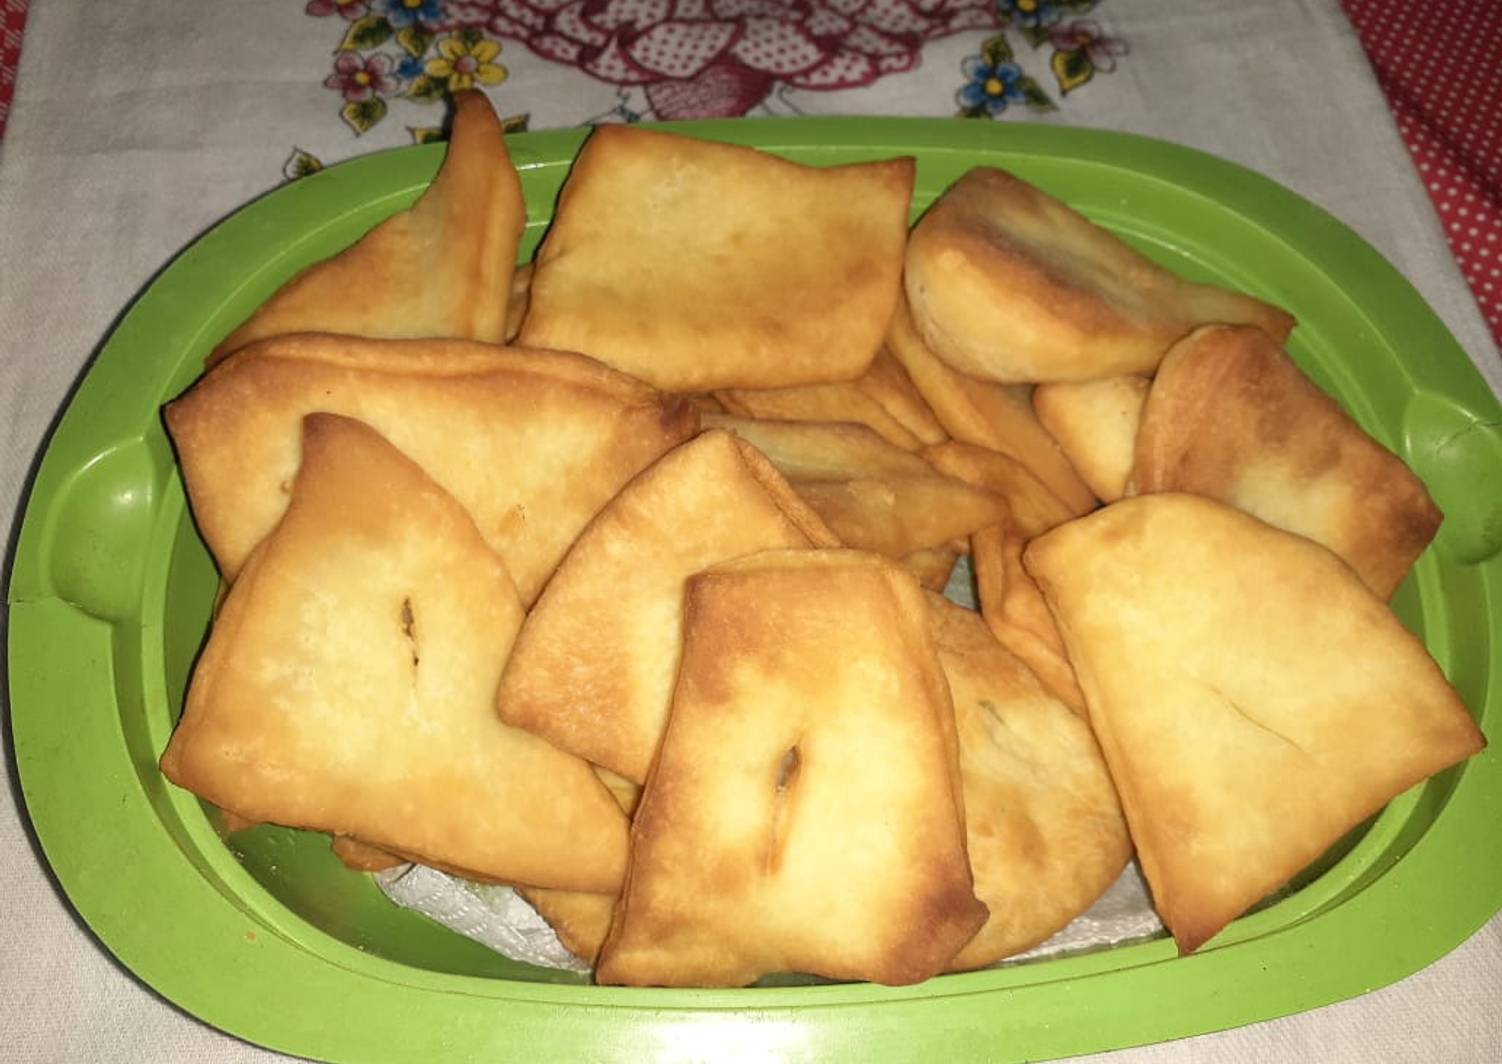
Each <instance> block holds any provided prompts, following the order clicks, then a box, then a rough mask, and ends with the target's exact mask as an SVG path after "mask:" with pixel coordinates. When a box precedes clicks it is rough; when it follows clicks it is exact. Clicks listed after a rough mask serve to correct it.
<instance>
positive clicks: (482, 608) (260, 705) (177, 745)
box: [162, 414, 627, 891]
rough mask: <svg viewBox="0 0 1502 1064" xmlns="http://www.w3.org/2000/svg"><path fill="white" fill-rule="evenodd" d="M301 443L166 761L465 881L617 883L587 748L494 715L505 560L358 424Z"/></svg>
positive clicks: (513, 625) (295, 817)
mask: <svg viewBox="0 0 1502 1064" xmlns="http://www.w3.org/2000/svg"><path fill="white" fill-rule="evenodd" d="M301 449H302V453H303V462H302V466H301V468H300V469H299V470H298V472H297V474H296V479H295V481H294V483H293V485H292V490H291V501H290V503H289V505H288V508H287V512H286V514H285V516H283V517H282V519H281V520H280V521H279V522H278V523H277V524H276V527H275V529H274V530H273V531H272V533H271V534H270V535H269V536H268V537H267V538H266V540H265V541H264V542H263V543H262V544H261V546H260V547H258V548H257V550H256V551H255V553H254V554H253V555H252V556H251V558H250V560H249V561H248V562H247V564H246V565H245V567H244V569H243V570H242V571H241V573H240V576H239V579H238V580H237V581H236V582H235V584H234V585H233V587H232V588H231V590H230V593H229V596H228V598H226V600H225V603H224V607H223V609H222V610H221V612H220V614H219V617H218V619H217V620H216V622H215V624H214V628H213V631H212V633H211V634H210V637H209V642H208V646H207V647H206V649H205V650H204V653H203V656H202V657H201V658H200V660H199V662H198V665H197V667H196V668H195V670H194V673H193V678H192V681H191V684H190V686H189V689H188V697H187V706H186V708H185V709H184V711H183V718H182V721H181V723H180V724H179V726H178V728H177V730H176V731H175V732H174V733H173V736H172V740H171V742H170V743H169V745H168V747H167V750H166V753H165V754H164V755H163V757H162V770H163V771H164V772H165V773H166V775H167V777H168V778H169V779H171V780H172V781H173V782H175V783H177V784H179V785H180V786H183V787H187V788H188V789H190V790H192V791H194V792H195V793H196V794H198V795H200V796H202V797H203V798H205V799H207V800H208V801H211V802H214V803H215V804H217V805H220V806H222V807H224V808H226V809H232V810H234V811H236V812H237V813H240V814H241V815H242V816H247V817H251V818H253V819H256V820H264V821H269V822H272V823H277V824H284V825H287V826H290V827H300V828H309V829H313V830H317V831H326V832H329V833H330V834H333V835H347V836H351V837H353V838H355V839H358V840H360V841H362V842H364V843H366V844H368V845H370V846H374V847H376V848H378V849H380V850H384V851H386V852H389V853H392V854H396V855H400V856H402V857H405V858H408V859H411V860H416V861H420V862H422V863H424V864H429V865H433V866H435V867H440V868H446V869H452V870H454V871H456V872H459V873H460V874H463V875H466V876H468V877H470V878H479V879H489V880H504V881H506V882H513V883H526V884H533V885H538V886H550V887H560V888H567V889H575V890H600V891H608V890H611V889H614V888H615V886H616V885H617V884H618V883H619V882H620V879H621V875H622V873H623V870H624V866H625V861H626V828H627V822H626V818H625V816H624V815H622V813H621V810H620V807H619V806H618V805H617V804H616V802H615V801H614V800H613V799H612V797H611V795H610V793H609V791H607V790H606V789H605V787H604V785H603V784H602V783H601V782H600V781H599V779H598V778H596V776H595V775H594V773H593V772H591V771H590V767H589V765H588V764H586V763H585V762H584V761H582V760H580V759H578V758H576V757H573V756H571V755H569V754H565V753H563V752H562V751H560V750H558V749H556V748H555V747H553V746H551V745H549V744H548V743H547V742H545V741H544V740H542V739H539V738H538V737H536V736H534V735H531V734H529V733H527V732H524V731H522V730H520V729H517V728H511V727H509V726H507V725H506V724H504V723H502V722H501V721H500V720H499V719H498V718H497V717H496V715H495V707H494V696H495V687H496V684H497V683H498V682H499V681H500V674H501V668H502V665H503V664H504V662H505V659H506V654H507V652H508V651H509V649H510V647H511V643H512V640H513V639H514V638H515V636H516V632H517V630H518V629H519V628H520V626H521V622H522V606H521V602H520V600H519V598H518V597H517V594H516V589H515V586H514V585H513V584H512V582H511V577H510V575H509V573H507V571H506V566H505V564H504V562H503V560H502V559H501V558H500V557H499V556H498V555H497V554H496V553H495V552H494V551H493V550H491V548H490V547H489V546H488V545H487V544H486V542H485V540H484V538H483V537H482V536H481V535H480V532H479V530H478V529H477V528H476V527H475V525H474V522H473V521H471V520H470V518H469V515H468V514H467V513H465V511H464V509H463V508H462V507H461V506H460V505H459V504H458V503H457V502H456V501H455V500H454V499H453V497H452V496H450V495H449V494H448V493H447V492H445V491H444V490H443V489H442V488H440V487H439V486H438V485H437V484H436V483H434V482H433V480H432V479H430V478H429V477H428V476H427V475H426V474H424V473H423V471H422V470H421V469H420V468H419V467H418V466H417V465H416V464H414V463H413V462H412V461H411V460H410V459H408V458H406V457H405V456H404V455H402V454H401V453H400V452H399V451H398V450H397V449H396V448H395V447H393V446H392V445H391V444H390V443H389V442H387V441H386V440H385V439H383V438H382V437H381V436H380V435H379V434H377V433H376V432H375V430H373V429H371V428H370V427H368V426H366V425H363V424H361V423H360V422H357V421H352V420H350V419H348V418H342V417H337V416H332V415H325V414H315V415H312V416H310V417H309V418H307V419H306V421H305V422H304V428H303V441H302V448H301Z"/></svg>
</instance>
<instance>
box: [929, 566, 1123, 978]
mask: <svg viewBox="0 0 1502 1064" xmlns="http://www.w3.org/2000/svg"><path fill="white" fill-rule="evenodd" d="M927 599H928V607H929V616H928V624H929V631H930V633H931V634H932V635H933V640H934V646H935V648H936V649H937V650H938V652H939V663H940V664H941V665H943V667H944V676H945V678H946V679H947V680H948V681H949V695H950V698H951V699H952V700H953V702H954V719H955V727H956V730H957V732H958V735H959V743H960V779H961V780H962V781H963V784H964V790H965V837H966V839H967V840H968V842H967V849H968V850H969V853H970V868H971V871H972V872H973V873H974V876H975V895H976V897H978V898H979V899H980V900H981V901H982V902H983V903H985V906H986V908H987V909H989V910H990V913H991V915H990V918H989V919H987V921H986V924H985V926H984V927H982V928H981V929H980V931H979V932H978V933H977V934H976V936H975V937H974V938H972V939H971V940H970V941H969V942H968V943H966V945H965V947H964V948H963V949H962V950H960V952H959V954H958V955H957V956H956V957H955V958H954V960H953V961H952V962H951V963H950V966H949V967H950V969H951V970H963V969H968V968H981V967H984V966H985V965H988V964H991V963H993V962H995V961H998V960H1000V959H1001V958H1003V957H1009V956H1011V955H1012V954H1014V953H1021V952H1022V951H1023V950H1026V949H1031V948H1032V947H1033V946H1036V945H1037V944H1038V943H1040V942H1042V941H1043V940H1044V939H1047V938H1048V937H1049V936H1051V935H1053V934H1054V933H1055V932H1057V931H1059V930H1060V929H1062V928H1063V927H1064V925H1065V924H1067V923H1069V921H1071V920H1073V919H1074V918H1075V917H1076V916H1078V915H1079V914H1080V913H1082V912H1084V911H1085V910H1086V909H1088V908H1089V907H1090V906H1091V905H1092V904H1094V902H1095V899H1096V898H1098V897H1100V895H1101V894H1102V893H1103V892H1104V891H1105V889H1106V888H1107V887H1109V886H1110V885H1111V884H1112V883H1113V882H1115V881H1116V877H1117V876H1119V875H1120V874H1121V870H1122V869H1123V868H1125V867H1126V863H1127V860H1128V859H1129V858H1130V857H1131V854H1132V844H1131V840H1130V839H1129V838H1128V837H1127V830H1126V822H1125V821H1124V820H1122V817H1121V805H1120V803H1118V802H1117V800H1116V789H1115V788H1114V787H1113V786H1112V784H1111V777H1110V775H1109V774H1108V773H1107V772H1106V766H1105V762H1104V761H1102V760H1101V756H1100V748H1099V747H1097V746H1096V744H1095V738H1094V736H1092V735H1091V734H1090V728H1089V726H1088V725H1087V724H1086V723H1085V722H1084V721H1083V720H1081V719H1080V718H1079V717H1078V716H1076V715H1075V714H1074V713H1072V712H1070V710H1069V709H1068V707H1066V706H1064V705H1062V704H1061V703H1060V702H1058V701H1057V700H1056V699H1054V698H1053V697H1052V696H1051V695H1049V694H1048V692H1047V691H1045V690H1044V689H1043V687H1042V685H1041V684H1039V683H1038V680H1037V677H1035V676H1034V675H1033V674H1032V672H1031V671H1030V670H1029V669H1028V667H1027V666H1026V665H1024V664H1023V663H1022V662H1021V661H1020V660H1019V659H1018V658H1016V657H1015V656H1013V655H1012V654H1010V653H1008V652H1007V650H1006V649H1005V648H1004V647H1003V646H1002V645H1001V644H1000V643H998V642H997V641H996V637H995V636H993V635H992V634H991V632H990V630H989V629H988V628H987V627H986V624H985V622H984V621H982V620H981V619H980V616H979V615H978V614H976V613H975V612H974V611H972V610H967V609H962V608H961V607H959V606H956V605H955V604H954V603H952V602H950V601H949V600H948V599H945V598H943V597H942V596H940V595H932V594H931V595H928V596H927Z"/></svg>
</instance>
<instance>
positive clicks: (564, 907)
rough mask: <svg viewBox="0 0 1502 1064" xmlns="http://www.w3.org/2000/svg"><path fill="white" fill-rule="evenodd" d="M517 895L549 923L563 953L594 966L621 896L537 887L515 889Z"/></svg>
mask: <svg viewBox="0 0 1502 1064" xmlns="http://www.w3.org/2000/svg"><path fill="white" fill-rule="evenodd" d="M516 892H517V893H518V894H520V895H521V896H522V900H523V901H525V902H526V903H527V904H528V905H530V906H532V908H534V909H536V910H537V915H538V916H541V917H542V918H543V919H544V920H546V921H547V922H548V926H549V927H551V928H552V929H553V933H554V934H556V935H557V936H558V941H559V942H562V943H563V948H564V949H566V950H568V951H569V952H570V953H572V954H573V955H574V956H575V957H578V958H579V959H580V960H581V961H583V962H584V963H585V964H588V965H589V966H590V967H593V966H594V965H595V963H596V962H597V961H598V960H599V956H600V946H601V944H603V943H604V941H605V936H606V934H608V933H609V931H610V921H611V919H612V918H613V917H614V916H615V906H616V901H617V899H618V898H619V897H620V895H618V894H589V893H585V892H584V891H579V890H547V889H544V888H539V887H518V888H517V890H516Z"/></svg>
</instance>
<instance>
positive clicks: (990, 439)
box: [887, 300, 1098, 514]
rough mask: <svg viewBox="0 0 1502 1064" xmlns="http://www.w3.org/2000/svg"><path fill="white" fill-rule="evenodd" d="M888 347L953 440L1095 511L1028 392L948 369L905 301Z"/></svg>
mask: <svg viewBox="0 0 1502 1064" xmlns="http://www.w3.org/2000/svg"><path fill="white" fill-rule="evenodd" d="M887 348H888V350H890V351H891V352H892V353H893V354H894V355H895V356H896V358H897V360H898V361H899V362H901V363H902V365H903V367H904V368H905V369H906V370H907V373H908V376H909V377H910V379H911V380H912V382H913V385H914V386H915V387H916V388H917V389H918V391H919V392H920V393H921V394H922V395H923V398H924V399H925V400H926V401H927V403H928V405H929V406H930V407H931V408H932V409H933V412H934V416H935V417H936V418H938V420H939V423H940V424H941V425H943V427H944V430H945V431H946V432H947V433H949V435H950V436H951V437H953V438H954V439H955V440H957V441H959V442H961V443H972V444H976V445H977V446H980V447H988V448H990V449H991V450H993V451H1000V452H1001V453H1002V454H1005V455H1007V456H1008V457H1010V458H1012V459H1014V460H1015V461H1018V462H1021V463H1022V464H1023V465H1024V466H1026V467H1027V468H1028V470H1029V471H1030V472H1031V473H1032V474H1033V475H1034V476H1036V477H1037V478H1038V479H1039V480H1041V481H1043V483H1045V484H1047V485H1048V487H1049V490H1050V491H1052V492H1053V493H1054V494H1055V495H1057V496H1058V497H1059V498H1060V499H1062V500H1063V501H1064V502H1065V503H1067V504H1068V505H1069V508H1070V510H1071V511H1072V512H1074V513H1076V514H1082V513H1088V512H1089V511H1091V510H1093V509H1095V506H1096V504H1097V501H1098V500H1097V499H1096V497H1095V493H1094V492H1092V491H1091V490H1090V488H1089V486H1088V485H1087V484H1086V483H1085V482H1084V481H1083V480H1082V479H1080V475H1079V473H1077V472H1076V471H1075V469H1074V466H1073V465H1071V464H1070V462H1069V459H1068V458H1067V457H1065V455H1064V452H1063V451H1062V450H1061V449H1060V447H1059V444H1058V441H1057V440H1055V439H1054V438H1053V437H1052V436H1051V435H1049V433H1048V430H1047V429H1045V428H1044V427H1043V425H1042V423H1041V422H1040V421H1039V420H1038V415H1037V413H1035V412H1034V410H1033V406H1032V402H1031V398H1030V389H1028V388H1027V387H1026V386H1021V385H1012V386H1007V385H1001V384H996V383H994V382H992V381H982V380H977V379H975V378H974V377H967V376H965V375H964V374H963V373H957V372H955V371H954V370H953V369H951V368H950V367H949V366H947V365H945V364H944V361H943V360H942V359H940V358H939V356H938V355H936V354H934V353H933V351H931V350H929V348H928V345H927V344H926V343H924V341H923V339H922V338H921V337H920V336H919V335H918V334H917V332H916V331H915V330H914V328H913V321H912V317H911V315H910V314H909V313H908V308H907V304H906V301H905V300H898V305H897V311H896V313H895V314H893V316H892V321H891V325H890V328H889V330H888V333H887Z"/></svg>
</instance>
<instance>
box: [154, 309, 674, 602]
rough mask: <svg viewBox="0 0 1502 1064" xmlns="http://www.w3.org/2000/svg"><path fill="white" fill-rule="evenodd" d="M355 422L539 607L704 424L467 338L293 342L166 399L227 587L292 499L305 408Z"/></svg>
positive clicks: (271, 343) (546, 357)
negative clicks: (663, 462)
mask: <svg viewBox="0 0 1502 1064" xmlns="http://www.w3.org/2000/svg"><path fill="white" fill-rule="evenodd" d="M318 410H323V411H328V412H330V413H337V414H344V415H346V416H349V417H354V418H358V419H359V420H361V421H364V422H366V423H368V424H370V425H371V426H373V427H374V428H375V429H376V430H377V431H378V432H380V433H381V434H382V435H384V436H385V437H386V438H387V439H389V440H391V442H392V443H394V444H395V445H396V446H397V447H398V448H399V449H400V450H401V451H402V452H403V453H404V454H406V455H408V456H410V457H411V458H412V459H413V460H414V461H415V462H417V464H418V465H420V466H422V468H423V469H424V470H425V471H426V472H427V473H428V475H429V476H431V477H432V478H433V479H434V480H436V481H437V482H438V483H439V484H440V485H442V486H443V488H444V489H445V490H446V491H448V492H450V493H451V494H452V495H453V496H454V497H455V498H457V499H458V500H459V502H460V503H461V504H462V505H463V506H464V507H465V509H467V510H468V511H469V513H470V514H471V515H472V516H473V517H474V520H475V523H476V524H477V525H478V526H479V528H480V531H481V533H482V534H483V535H484V536H485V539H486V542H488V543H489V544H490V545H491V546H492V547H493V548H494V549H495V550H496V551H497V552H499V553H500V554H501V555H502V557H504V558H505V559H506V564H507V566H508V567H509V568H510V570H511V573H512V576H513V577H514V578H515V580H516V584H517V588H518V590H519V591H520V592H521V595H522V601H523V602H524V603H530V602H531V601H533V600H534V599H535V598H536V596H537V593H538V591H540V590H541V588H542V585H543V583H544V582H545V581H546V580H547V578H548V577H549V576H550V575H551V574H552V572H553V570H554V569H555V568H556V567H557V565H558V562H559V561H560V560H561V559H562V558H563V555H564V552H565V551H567V550H568V548H569V545H570V544H572V543H573V541H574V538H575V537H576V536H577V535H578V534H579V532H580V530H581V529H583V527H584V526H585V524H586V523H588V521H589V519H590V518H591V517H593V516H594V515H595V513H596V512H597V511H598V510H599V509H600V507H602V506H603V505H605V503H606V502H608V501H609V500H610V499H611V497H612V496H614V495H615V493H616V492H617V491H618V490H619V489H620V487H621V485H623V484H624V483H625V482H626V481H627V480H629V479H631V477H633V476H635V475H636V473H637V472H639V471H640V470H641V469H642V468H644V467H645V466H647V465H650V464H651V463H652V462H653V461H654V460H655V459H656V458H657V457H658V456H659V455H661V454H662V453H663V452H664V451H667V450H668V449H669V448H671V447H673V446H674V445H676V444H678V443H680V442H682V441H683V440H685V439H687V438H688V437H689V436H691V435H693V434H694V433H695V432H696V431H697V430H698V415H697V413H696V412H695V411H694V410H693V409H692V408H690V407H689V406H687V405H686V404H685V403H683V402H681V401H675V400H670V399H668V398H666V397H665V396H663V395H661V394H660V393H658V392H655V391H653V390H652V389H651V388H648V387H647V386H646V385H644V384H641V383H640V382H638V381H633V380H631V379H630V378H628V377H625V376H622V375H621V374H619V373H616V372H614V371H613V370H610V369H608V368H606V367H605V366H602V365H600V364H599V363H597V362H594V361H593V360H591V359H588V358H585V357H584V356H582V355H572V354H566V353H564V352H558V351H528V350H525V349H523V348H514V347H506V348H503V347H496V346H494V345H491V344H476V343H467V342H464V341H459V340H362V339H357V338H355V337H347V336H320V335H304V336H284V337H278V338H275V339H272V340H265V341H262V342H260V343H258V344H255V345H254V346H252V347H248V348H244V349H242V350H240V351H239V352H237V353H236V354H235V355H234V356H232V357H231V358H229V359H227V360H225V361H224V362H223V363H221V364H220V365H218V366H216V367H214V369H212V370H210V371H209V372H208V374H207V375H205V376H204V377H203V379H202V380H200V381H199V382H198V383H197V384H196V385H194V387H193V388H191V389H190V390H189V391H188V392H187V394H185V395H184V396H183V397H182V398H180V399H178V400H176V401H175V402H173V403H171V404H169V405H168V407H167V410H166V420H167V427H168V429H169V431H170V432H171V434H172V442H173V443H174V444H175V445H176V447H177V453H178V459H179V461H180V462H181V465H182V471H183V480H184V482H185V484H186V486H187V489H188V498H189V500H190V502H191V503H192V507H193V517H194V520H195V521H197V523H198V528H199V531H200V532H202V534H203V538H204V541H205V542H206V543H207V544H208V547H209V550H210V551H211V552H212V553H213V555H214V560H215V561H216V562H217V563H218V564H219V570H220V572H221V573H223V575H224V577H225V579H226V580H233V579H234V578H235V575H236V573H237V572H238V571H239V569H240V566H241V565H242V564H244V561H245V558H246V555H248V554H249V553H250V551H251V549H252V548H253V547H254V546H255V545H256V544H257V543H258V542H260V540H261V537H262V536H264V535H266V533H267V532H268V531H270V529H271V527H272V526H273V525H274V524H275V523H276V521H277V518H279V517H280V516H281V513H282V511H283V509H285V507H286V505H287V486H288V485H289V484H291V482H292V477H293V475H294V474H295V473H296V471H297V466H298V460H299V453H300V441H301V432H302V430H301V422H302V418H303V415H305V414H308V413H311V412H313V411H318Z"/></svg>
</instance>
